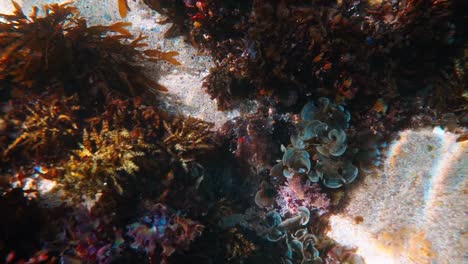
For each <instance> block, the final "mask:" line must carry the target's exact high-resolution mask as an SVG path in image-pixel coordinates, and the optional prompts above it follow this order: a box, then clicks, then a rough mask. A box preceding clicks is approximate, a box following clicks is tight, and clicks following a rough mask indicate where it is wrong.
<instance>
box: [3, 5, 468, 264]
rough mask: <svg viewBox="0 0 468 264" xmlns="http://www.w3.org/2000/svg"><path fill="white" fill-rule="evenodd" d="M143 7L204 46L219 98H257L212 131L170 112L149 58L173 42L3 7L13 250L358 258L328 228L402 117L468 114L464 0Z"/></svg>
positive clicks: (56, 259) (172, 31)
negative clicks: (152, 42)
mask: <svg viewBox="0 0 468 264" xmlns="http://www.w3.org/2000/svg"><path fill="white" fill-rule="evenodd" d="M113 1H115V0H113ZM143 2H144V3H145V4H146V5H148V6H149V7H150V8H152V9H153V10H155V11H157V12H158V13H160V14H162V15H164V16H166V19H165V20H163V21H159V22H160V23H162V24H165V23H172V25H171V26H170V28H169V29H168V30H167V31H166V33H165V37H167V38H172V37H176V36H180V35H182V36H184V37H185V40H187V41H188V42H190V43H191V44H193V45H194V46H195V47H197V48H199V50H200V51H201V52H204V53H206V54H208V55H210V56H211V57H212V59H213V61H214V67H212V68H211V69H209V71H210V72H209V74H208V75H207V76H206V78H205V79H204V81H203V84H202V87H203V88H204V89H205V90H206V92H208V93H209V94H210V95H211V97H212V98H213V99H216V101H217V103H218V108H219V109H220V110H230V109H236V108H238V107H239V106H243V104H244V103H246V104H247V105H248V106H246V107H245V108H248V109H244V108H241V107H239V109H238V110H240V116H239V117H236V118H233V119H231V120H229V121H228V122H226V123H225V124H222V125H221V126H220V128H219V129H217V128H216V126H215V124H212V123H209V122H206V121H204V120H202V119H198V118H196V117H188V116H184V115H181V114H180V113H177V112H170V111H169V110H167V109H165V106H164V105H166V102H164V100H165V99H166V97H165V95H164V93H163V92H164V91H167V88H166V87H163V86H162V85H160V84H158V83H157V82H155V80H154V79H153V76H150V75H149V74H148V71H147V66H148V65H150V64H151V63H169V64H172V65H174V66H177V65H180V63H179V62H178V61H177V60H176V59H175V57H176V55H177V54H178V53H177V52H174V51H162V50H160V49H159V48H158V49H153V48H149V47H148V44H147V43H146V41H145V40H146V37H145V36H143V35H142V34H138V33H136V34H133V32H130V25H131V24H130V23H127V22H117V23H114V24H111V25H91V24H90V23H89V21H87V20H86V19H85V18H83V17H81V16H80V15H79V12H78V9H77V8H76V7H74V6H73V5H72V4H70V3H68V4H50V5H45V6H44V8H43V11H44V12H43V13H42V14H40V12H39V8H37V7H36V8H34V9H33V12H32V13H31V15H29V16H27V15H25V14H24V13H23V11H22V10H21V7H20V5H19V4H18V3H16V2H13V5H14V7H15V10H14V12H13V14H11V15H7V14H0V94H1V99H0V106H1V109H0V112H1V114H2V115H1V117H0V155H1V156H2V160H1V162H0V164H1V166H0V211H2V212H5V214H6V215H5V217H2V220H0V223H1V224H0V258H2V259H4V260H5V261H6V263H24V262H26V263H291V264H293V263H329V264H331V263H333V264H335V263H354V264H362V263H365V261H364V259H363V258H362V257H361V256H359V255H358V254H357V252H358V251H357V249H356V248H348V247H345V246H342V245H339V244H337V243H336V242H335V241H332V240H331V239H329V238H327V236H326V235H325V234H326V232H327V229H329V228H330V227H329V225H328V218H329V216H330V215H332V214H334V213H336V212H338V211H339V210H341V209H343V206H345V205H346V203H350V202H352V201H349V199H348V196H347V194H348V191H349V190H350V189H351V188H352V187H351V186H354V185H357V184H359V183H360V180H361V179H362V178H364V177H366V176H367V174H368V173H369V172H372V171H373V170H374V169H376V168H378V167H379V166H380V165H381V159H382V156H383V154H382V153H383V150H384V149H385V148H386V143H385V142H387V141H388V139H389V138H390V136H392V134H393V133H394V132H396V131H398V130H399V129H401V128H402V127H405V126H411V127H420V126H423V125H443V126H445V127H447V129H450V130H453V131H458V130H460V126H463V125H466V124H468V117H467V115H466V110H467V108H466V106H465V104H466V99H467V98H468V97H467V96H466V91H465V90H466V89H465V88H466V87H465V86H466V78H467V75H466V70H465V68H466V61H467V60H466V54H467V52H466V47H463V45H465V46H466V43H465V42H464V41H465V40H464V39H463V33H461V31H462V29H463V28H464V27H463V25H462V23H461V22H460V18H459V17H458V15H459V14H458V13H459V11H458V9H459V8H458V7H459V6H458V3H457V2H456V1H452V0H444V1H422V0H401V1H392V2H388V1H347V0H340V1H321V0H319V1H302V0H295V1H276V0H275V1H264V0H245V1H243V0H242V1H231V0H227V1H220V0H198V1H191V0H184V1H182V0H180V1H172V0H144V1H143ZM117 4H118V8H119V13H120V15H121V17H125V16H127V15H128V12H131V11H132V10H130V8H129V5H128V3H127V1H126V0H117ZM429 43H431V44H429ZM156 65H157V66H158V65H160V64H156ZM186 66H187V67H188V68H190V65H186ZM444 89H445V90H444ZM442 95H447V96H449V97H450V98H449V99H444V96H442ZM154 99H157V103H158V104H155V100H154ZM254 108H255V109H254ZM463 139H464V136H461V137H460V140H463ZM46 184H50V186H48V187H47V186H45V185H46ZM45 187H47V188H45ZM20 188H22V189H20ZM30 219H34V220H33V221H29V220H30ZM361 221H362V219H361Z"/></svg>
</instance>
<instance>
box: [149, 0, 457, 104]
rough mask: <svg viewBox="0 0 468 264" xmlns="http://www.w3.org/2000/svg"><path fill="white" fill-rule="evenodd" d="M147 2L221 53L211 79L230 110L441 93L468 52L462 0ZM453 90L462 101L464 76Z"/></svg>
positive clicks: (197, 42) (209, 48) (193, 38)
mask: <svg viewBox="0 0 468 264" xmlns="http://www.w3.org/2000/svg"><path fill="white" fill-rule="evenodd" d="M147 2H151V3H149V4H148V5H149V6H150V7H152V8H153V9H155V10H156V11H158V12H162V13H163V14H165V15H166V16H167V17H168V19H169V20H170V21H172V22H174V25H178V26H179V27H183V28H184V29H186V31H187V32H189V33H185V34H186V35H188V36H189V38H190V40H191V41H192V43H194V45H195V46H197V47H199V48H200V49H201V50H204V51H207V52H208V53H209V54H210V55H211V56H212V57H213V58H214V62H215V67H213V68H212V69H210V74H209V75H208V76H207V77H206V79H205V83H204V87H205V88H206V91H207V92H208V93H209V94H210V95H211V96H212V97H213V98H216V99H217V102H218V106H219V108H220V109H222V110H225V109H231V108H234V107H235V106H236V105H238V102H240V101H241V99H246V98H257V99H260V98H263V97H265V96H271V97H273V98H274V99H275V100H276V101H277V102H278V103H279V104H280V105H283V106H291V105H294V104H296V103H301V101H302V100H301V98H302V97H310V96H314V97H316V98H317V97H320V96H326V97H329V98H333V99H335V100H336V101H337V102H339V103H343V102H346V103H349V102H351V101H353V100H354V101H358V102H363V101H365V100H375V99H377V98H379V97H384V98H385V99H387V100H388V101H394V100H396V99H399V98H400V96H406V95H414V94H415V93H417V92H418V91H422V90H424V89H429V90H431V91H434V92H435V93H441V92H442V91H444V88H443V87H442V86H443V85H442V86H441V85H440V84H442V83H447V82H453V81H454V80H457V79H458V77H456V76H458V75H459V74H458V72H460V71H459V70H458V69H460V67H459V66H457V65H460V64H459V63H460V59H461V60H464V59H462V58H463V57H465V56H466V55H464V53H465V52H464V49H465V48H464V47H465V46H466V43H465V39H464V37H465V35H464V33H463V31H464V30H463V29H464V23H463V19H461V17H463V15H461V13H460V10H462V9H463V4H462V3H461V2H460V1H452V0H444V1H424V0H409V1H395V2H388V1H377V2H376V1H312V2H310V1H263V0H245V1H219V0H210V1H208V0H202V1H158V0H154V1H147ZM162 10H163V11H162ZM173 27H174V26H173ZM171 36H172V35H171ZM429 43H431V44H430V45H429ZM457 61H458V64H457V63H456V62H457ZM427 76H430V77H429V78H428V77H427ZM463 85H464V84H461V86H463ZM449 90H450V95H451V96H450V97H451V99H450V100H451V101H456V102H457V105H458V106H459V105H460V104H462V101H463V100H462V99H461V96H462V93H463V91H462V89H460V85H455V86H451V88H450V89H449ZM434 99H435V100H437V99H436V98H434ZM437 104H439V106H440V107H442V106H441V105H442V104H443V103H442V102H441V101H439V102H438V103H437ZM364 105H366V104H362V107H364ZM355 106H356V107H360V106H361V105H360V104H355ZM367 107H368V106H367ZM444 107H449V108H450V107H451V106H449V105H445V106H444ZM454 108H456V107H454Z"/></svg>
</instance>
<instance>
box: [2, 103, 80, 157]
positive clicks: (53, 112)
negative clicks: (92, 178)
mask: <svg viewBox="0 0 468 264" xmlns="http://www.w3.org/2000/svg"><path fill="white" fill-rule="evenodd" d="M3 108H4V111H5V112H4V113H3V117H2V119H1V120H2V121H3V122H4V125H5V127H4V130H3V131H2V134H3V135H5V136H4V137H5V138H3V139H2V143H4V144H5V145H4V146H2V148H1V149H2V151H3V153H2V156H3V159H5V160H10V161H11V160H12V157H15V160H14V161H13V162H15V163H16V162H19V161H21V160H22V159H29V158H35V159H40V160H46V159H47V158H53V157H56V156H57V154H59V153H61V152H63V150H65V149H67V148H70V147H74V146H75V143H76V142H75V138H76V137H77V136H78V135H79V134H80V131H79V127H78V124H79V120H78V111H79V109H80V106H79V105H78V102H77V97H76V96H70V97H63V96H57V95H47V94H43V95H41V96H38V97H36V98H35V100H34V101H31V100H30V98H25V99H17V100H14V101H11V102H9V103H6V104H5V105H4V107H3ZM0 144H1V143H0ZM51 145H53V146H54V148H51V147H50V146H51ZM0 146H1V145H0ZM20 157H21V158H20Z"/></svg>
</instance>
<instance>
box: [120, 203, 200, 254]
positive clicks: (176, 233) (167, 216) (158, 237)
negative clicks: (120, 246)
mask: <svg viewBox="0 0 468 264" xmlns="http://www.w3.org/2000/svg"><path fill="white" fill-rule="evenodd" d="M128 229H129V230H128V233H127V235H128V236H130V237H132V238H133V239H134V242H133V243H132V244H131V247H132V248H135V249H139V250H144V251H145V252H146V253H147V254H148V256H149V257H150V258H151V259H152V258H153V257H155V253H156V250H157V248H158V245H159V246H160V247H161V249H162V252H161V256H160V257H161V263H165V262H166V259H167V258H168V257H169V256H171V255H172V254H173V253H174V252H175V251H176V250H179V249H186V248H188V246H189V245H190V242H192V241H193V240H194V239H195V238H196V237H198V236H199V235H201V232H202V229H203V226H202V225H201V224H199V223H197V222H195V221H193V220H190V219H187V218H183V217H180V216H179V215H177V214H176V213H172V214H171V213H169V211H168V209H167V208H166V207H165V206H163V205H160V204H159V205H157V206H156V208H155V209H154V211H152V212H151V215H149V216H145V217H142V218H141V219H140V220H139V221H138V222H136V223H133V224H131V225H129V226H128Z"/></svg>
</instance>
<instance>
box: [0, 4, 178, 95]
mask: <svg viewBox="0 0 468 264" xmlns="http://www.w3.org/2000/svg"><path fill="white" fill-rule="evenodd" d="M13 3H14V5H15V8H16V10H15V12H14V14H12V15H5V14H2V15H1V16H0V17H1V18H3V20H2V21H1V22H0V32H1V33H0V34H1V35H0V36H1V38H0V39H1V40H0V54H1V55H2V56H1V57H0V59H1V63H0V67H1V68H0V72H1V74H0V82H1V83H2V89H5V87H6V88H7V90H8V91H9V92H10V93H12V94H13V95H16V96H20V95H22V94H25V93H27V92H30V91H38V92H40V91H43V90H45V89H52V90H54V91H57V92H59V93H61V94H64V95H73V94H75V93H78V95H79V96H80V97H79V98H80V100H85V97H86V96H90V98H96V97H99V96H100V97H101V98H102V97H103V94H106V93H107V92H109V91H115V92H118V93H121V94H124V95H137V94H141V93H145V92H147V91H148V90H153V91H165V90H166V88H164V87H163V86H161V85H159V84H157V83H156V82H154V81H153V80H151V78H150V77H149V76H147V75H146V74H145V72H144V70H143V66H141V65H140V64H141V62H143V61H153V62H159V61H167V62H169V63H171V64H174V65H178V64H179V62H178V61H177V60H175V59H174V56H176V55H177V52H162V51H159V50H156V49H142V48H144V47H145V46H147V44H146V43H145V42H144V40H145V38H146V37H144V36H142V35H139V36H138V37H134V36H133V35H132V34H131V33H130V32H129V31H128V30H127V27H128V26H129V25H130V23H125V22H118V23H115V24H112V25H109V26H103V25H96V26H88V24H87V22H86V20H85V19H84V18H81V17H80V16H79V14H78V10H77V9H76V8H75V7H73V6H71V5H70V4H69V3H68V4H67V3H66V4H61V5H59V4H51V5H46V6H44V13H45V15H44V16H39V14H38V8H35V9H33V12H32V14H31V15H30V16H29V17H28V16H26V15H25V14H24V13H23V11H22V10H21V8H20V6H19V5H18V4H17V3H15V2H13ZM86 99H88V98H86Z"/></svg>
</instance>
